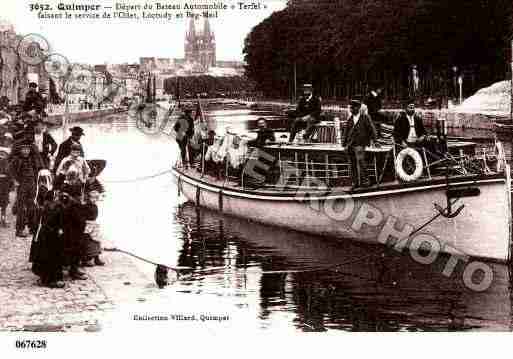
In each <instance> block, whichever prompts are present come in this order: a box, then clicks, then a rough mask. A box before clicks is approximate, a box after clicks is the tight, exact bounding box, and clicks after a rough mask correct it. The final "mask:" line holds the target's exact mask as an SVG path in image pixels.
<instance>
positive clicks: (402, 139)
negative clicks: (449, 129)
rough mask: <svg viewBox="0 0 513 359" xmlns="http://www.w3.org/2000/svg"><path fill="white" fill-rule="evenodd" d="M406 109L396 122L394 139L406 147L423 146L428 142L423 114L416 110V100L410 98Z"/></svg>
mask: <svg viewBox="0 0 513 359" xmlns="http://www.w3.org/2000/svg"><path fill="white" fill-rule="evenodd" d="M405 105H406V109H405V111H402V112H401V113H400V114H399V116H398V117H397V119H396V120H395V123H394V133H393V136H394V141H395V143H396V144H397V145H399V146H401V147H402V148H404V147H415V146H423V145H425V144H426V135H427V133H426V129H425V127H424V124H423V123H422V116H421V115H420V114H419V113H417V112H415V102H414V101H413V100H408V101H407V102H406V103H405Z"/></svg>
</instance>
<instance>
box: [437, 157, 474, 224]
mask: <svg viewBox="0 0 513 359" xmlns="http://www.w3.org/2000/svg"><path fill="white" fill-rule="evenodd" d="M445 183H446V191H445V198H446V203H447V207H445V209H444V208H442V206H440V205H439V204H438V203H434V206H435V208H436V210H437V211H438V213H440V215H441V216H442V217H445V218H454V217H456V216H458V215H459V214H460V213H461V211H462V210H463V208H465V205H464V204H462V205H461V206H459V207H458V208H457V209H456V210H455V211H453V210H452V205H453V203H452V202H451V198H454V197H456V198H457V199H456V201H454V203H456V202H457V201H458V200H459V199H460V197H463V196H465V194H464V193H462V192H463V191H458V190H457V191H454V190H451V189H450V186H449V164H446V170H445ZM470 195H475V194H474V193H472V194H470ZM477 195H479V189H478V188H477Z"/></svg>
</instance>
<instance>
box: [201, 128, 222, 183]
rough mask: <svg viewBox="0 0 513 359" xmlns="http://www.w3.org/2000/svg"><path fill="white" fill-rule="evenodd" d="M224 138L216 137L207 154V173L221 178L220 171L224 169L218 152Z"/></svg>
mask: <svg viewBox="0 0 513 359" xmlns="http://www.w3.org/2000/svg"><path fill="white" fill-rule="evenodd" d="M222 142H223V138H222V137H221V136H215V138H214V143H213V144H212V146H209V147H208V149H207V152H206V154H205V172H206V173H207V174H212V175H214V176H216V177H218V178H219V174H220V169H222V165H221V164H222V159H221V158H220V156H218V154H217V153H218V152H219V150H220V148H221V145H222Z"/></svg>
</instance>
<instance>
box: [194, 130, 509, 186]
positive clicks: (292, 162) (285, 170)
mask: <svg viewBox="0 0 513 359" xmlns="http://www.w3.org/2000/svg"><path fill="white" fill-rule="evenodd" d="M381 132H382V137H381V138H380V139H379V141H378V146H376V147H368V148H367V149H366V154H367V164H368V165H367V167H366V168H365V170H366V172H367V173H366V175H367V178H368V179H369V180H370V181H371V184H372V186H371V188H370V189H373V190H375V189H376V188H380V187H383V186H391V185H392V186H411V185H414V186H415V185H420V184H421V183H423V182H432V181H447V180H448V178H449V177H451V178H453V177H468V176H474V177H475V176H487V175H493V174H494V173H498V172H500V170H501V168H500V166H499V165H498V163H499V162H500V161H499V160H500V159H499V156H498V155H497V151H496V150H495V149H486V148H478V147H477V145H476V143H474V142H469V141H459V140H451V139H447V138H441V137H434V136H433V137H432V138H431V141H430V143H431V142H432V146H429V148H427V147H419V148H406V149H404V148H400V147H399V146H397V145H395V144H394V143H393V139H392V135H391V130H390V129H386V128H385V129H384V130H383V129H382V131H381ZM230 137H231V138H230ZM234 137H235V138H237V137H238V136H236V135H233V134H227V135H226V136H225V138H224V139H223V140H222V141H223V143H224V145H226V146H224V147H225V149H224V151H225V156H226V158H224V159H223V160H220V159H221V158H222V157H223V154H222V153H221V156H217V164H215V163H214V165H212V162H215V161H212V158H213V157H211V156H208V155H207V156H204V157H203V160H202V161H201V162H202V163H200V164H199V165H198V166H199V167H200V168H199V170H200V172H201V174H202V176H213V177H214V178H216V179H217V180H221V181H224V182H226V185H232V186H237V187H242V188H243V189H248V190H251V189H259V190H262V189H265V190H271V191H272V190H273V189H277V188H279V189H280V191H283V190H284V189H285V190H287V189H290V190H298V189H308V188H319V189H324V188H334V187H338V188H347V189H348V190H349V189H350V188H351V187H352V175H351V174H352V168H351V161H350V158H349V156H348V153H347V149H346V148H344V147H343V146H342V144H341V142H342V140H341V138H342V125H341V124H340V122H339V121H336V120H335V121H323V122H321V123H319V124H318V125H316V127H315V129H314V131H313V134H312V136H311V137H310V140H309V141H308V142H305V141H304V140H303V139H302V136H301V135H299V136H297V140H296V142H295V143H288V142H284V141H282V142H276V143H269V144H267V145H266V146H264V147H262V148H259V149H256V148H246V145H247V141H241V140H240V139H239V140H234ZM277 137H280V136H277ZM241 142H242V143H243V144H239V145H238V146H237V148H236V149H232V151H231V150H230V148H231V147H232V146H233V144H234V143H241ZM241 147H242V149H241ZM219 148H220V149H219V151H218V152H222V151H223V150H222V148H223V146H219ZM241 151H242V152H241ZM232 153H236V155H233V154H232ZM234 156H238V160H236V161H234V160H233V157H234ZM233 163H237V164H238V165H235V166H232V165H231V164H233ZM237 166H238V168H234V167H237ZM213 167H217V169H216V170H215V171H212V168H213ZM358 190H359V191H365V190H366V189H365V188H362V189H358Z"/></svg>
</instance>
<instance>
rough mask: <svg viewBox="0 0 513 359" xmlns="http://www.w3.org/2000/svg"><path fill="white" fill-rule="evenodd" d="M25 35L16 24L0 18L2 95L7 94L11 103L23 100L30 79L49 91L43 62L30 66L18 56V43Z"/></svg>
mask: <svg viewBox="0 0 513 359" xmlns="http://www.w3.org/2000/svg"><path fill="white" fill-rule="evenodd" d="M22 38H23V36H21V35H19V34H16V32H15V29H14V26H13V25H11V24H9V23H8V22H6V21H4V20H2V19H0V97H2V96H7V98H9V100H10V102H11V104H17V103H19V102H20V101H23V100H24V98H25V93H26V92H27V91H28V83H29V80H30V81H33V82H36V83H37V84H38V86H39V88H40V90H43V91H46V92H48V89H49V77H48V74H47V72H46V71H45V69H44V66H43V64H40V65H38V66H30V65H28V64H27V63H25V62H24V61H23V60H22V59H21V58H20V56H18V44H19V43H20V41H21V39H22Z"/></svg>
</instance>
